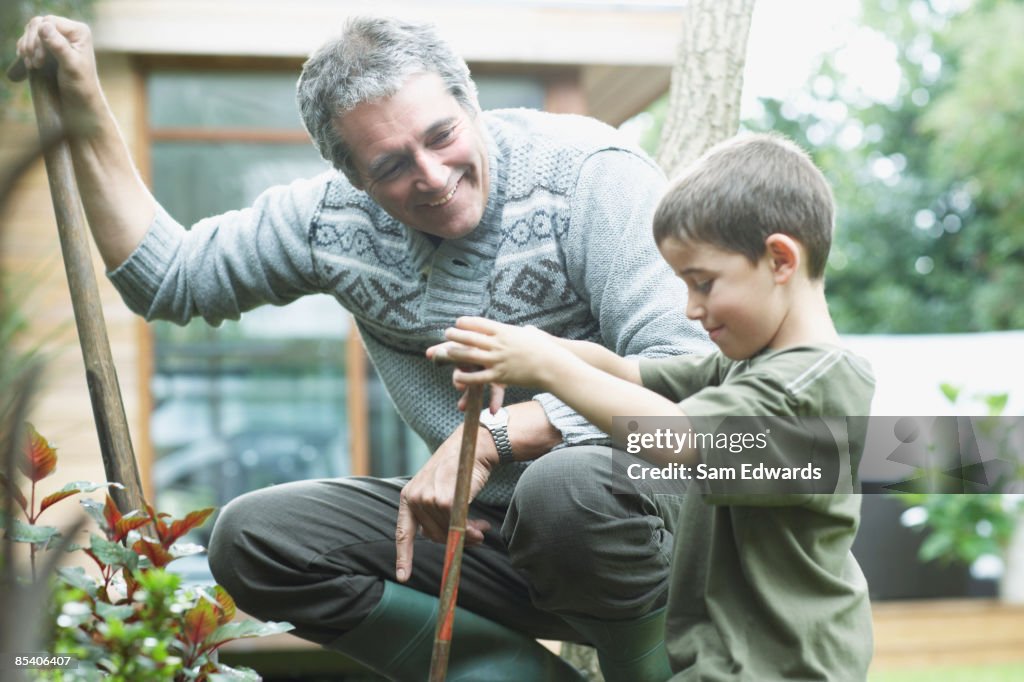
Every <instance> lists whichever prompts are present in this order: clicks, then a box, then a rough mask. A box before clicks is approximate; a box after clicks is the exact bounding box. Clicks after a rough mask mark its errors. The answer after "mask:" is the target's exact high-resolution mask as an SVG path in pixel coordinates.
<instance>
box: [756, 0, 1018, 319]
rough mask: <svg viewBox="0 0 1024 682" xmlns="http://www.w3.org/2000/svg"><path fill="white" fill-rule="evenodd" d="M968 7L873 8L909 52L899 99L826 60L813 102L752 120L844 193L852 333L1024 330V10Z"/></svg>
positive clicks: (838, 315)
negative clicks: (796, 148) (1022, 92)
mask: <svg viewBox="0 0 1024 682" xmlns="http://www.w3.org/2000/svg"><path fill="white" fill-rule="evenodd" d="M954 6H955V4H949V3H931V2H922V1H921V0H863V4H862V12H863V16H862V23H863V26H865V27H866V28H869V29H872V30H874V31H876V32H878V33H879V34H880V35H881V36H883V37H884V38H885V39H887V40H888V41H890V42H891V43H892V44H893V45H894V46H895V48H896V53H897V60H898V64H899V67H900V70H901V74H902V76H901V82H900V86H899V89H898V92H897V94H896V96H895V98H894V100H893V101H891V102H876V101H873V100H871V99H869V98H867V97H865V96H864V94H863V93H861V92H858V90H857V89H856V87H854V84H853V83H852V82H851V80H850V79H849V78H848V77H847V76H846V75H845V73H844V72H843V71H842V69H841V68H840V65H839V63H838V59H839V57H838V56H837V55H826V56H825V57H824V59H823V61H822V66H821V68H820V70H819V72H818V73H817V74H815V75H814V76H813V77H812V79H811V81H810V83H809V84H808V88H807V91H806V93H805V95H806V97H804V98H801V100H800V101H798V102H779V101H775V100H765V101H763V105H764V114H763V115H762V116H760V117H759V118H758V119H756V120H750V121H745V122H744V125H745V127H746V128H750V129H755V130H764V129H773V130H777V131H779V132H782V133H784V134H786V135H789V136H790V137H792V138H794V139H795V140H796V141H798V142H799V143H801V144H802V145H803V146H804V147H806V148H808V149H810V150H811V152H812V155H813V156H814V158H815V161H816V162H817V163H818V165H819V166H820V167H821V168H822V170H823V171H824V172H825V174H826V176H827V177H828V178H829V180H830V181H831V182H832V184H833V187H834V189H835V194H836V203H837V206H838V214H837V220H836V235H835V241H834V244H833V252H832V257H831V258H830V261H829V267H828V270H827V273H826V277H827V283H828V294H829V305H830V309H831V312H832V315H833V318H834V319H835V321H836V325H837V327H838V328H839V329H840V331H842V332H844V333H941V332H969V331H989V330H1002V329H1019V328H1024V306H1021V305H1020V304H1019V292H1020V291H1022V290H1024V203H1022V202H1021V200H1020V196H1021V192H1020V188H1021V187H1022V183H1024V170H1022V168H1024V167H1022V166H1021V164H1020V162H1019V159H1020V158H1022V157H1024V138H1022V137H1021V136H1020V135H1019V134H1018V131H1020V130H1022V129H1024V105H1022V104H1021V102H1020V98H1019V97H1018V96H1017V90H1018V89H1019V88H1018V87H1017V84H1018V83H1020V82H1021V80H1022V77H1024V43H1022V42H1021V41H1020V40H1019V38H1018V36H1020V35H1021V34H1022V31H1024V3H1022V2H1020V1H1019V0H987V1H979V2H975V3H973V5H971V6H970V7H969V9H967V10H966V11H963V12H962V13H957V10H955V9H952V8H953V7H954ZM837 112H838V113H837ZM844 112H845V113H844Z"/></svg>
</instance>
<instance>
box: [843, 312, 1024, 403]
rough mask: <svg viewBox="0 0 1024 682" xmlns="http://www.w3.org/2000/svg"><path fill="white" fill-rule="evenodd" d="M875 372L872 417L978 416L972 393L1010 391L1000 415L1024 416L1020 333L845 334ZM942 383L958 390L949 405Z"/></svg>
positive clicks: (1022, 335) (1022, 338) (1023, 340)
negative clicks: (951, 385) (954, 403)
mask: <svg viewBox="0 0 1024 682" xmlns="http://www.w3.org/2000/svg"><path fill="white" fill-rule="evenodd" d="M843 342H844V343H845V344H846V345H847V347H849V348H850V349H851V350H853V351H854V352H855V353H857V354H859V355H861V356H863V357H865V358H867V360H868V361H870V362H871V365H872V367H873V368H874V370H875V379H876V382H877V383H876V387H875V399H874V401H873V403H872V409H871V412H872V414H877V415H891V416H897V415H929V416H930V415H983V414H986V411H985V406H984V404H983V403H982V402H981V401H980V400H975V399H973V396H976V395H986V394H992V393H1009V395H1010V401H1009V403H1008V404H1007V406H1006V410H1005V412H1004V413H1003V414H1005V415H1008V416H1010V415H1013V416H1020V415H1024V360H1022V359H1021V354H1022V352H1024V331H1013V332H987V333H980V334H923V335H918V334H901V335H885V334H877V335H867V336H844V337H843ZM943 383H949V384H953V385H955V386H958V387H959V388H961V389H962V390H963V394H962V397H961V399H960V400H959V402H958V403H957V405H955V406H954V405H951V404H950V403H949V401H947V400H946V398H945V396H943V395H942V392H941V391H940V390H939V385H940V384H943Z"/></svg>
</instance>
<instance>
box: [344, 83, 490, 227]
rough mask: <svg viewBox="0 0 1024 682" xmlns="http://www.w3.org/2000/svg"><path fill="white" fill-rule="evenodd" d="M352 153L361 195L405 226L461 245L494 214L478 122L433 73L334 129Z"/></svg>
mask: <svg viewBox="0 0 1024 682" xmlns="http://www.w3.org/2000/svg"><path fill="white" fill-rule="evenodd" d="M335 125H336V126H337V129H338V132H339V133H340V134H341V137H342V139H344V140H345V142H346V143H347V144H348V146H349V148H350V149H351V151H352V158H353V161H354V165H355V168H356V171H357V172H358V175H359V180H360V182H359V185H358V186H359V188H360V189H363V190H365V191H366V192H367V193H368V194H369V195H370V196H371V197H372V198H373V200H374V201H376V202H377V203H378V204H379V205H380V206H381V208H383V209H384V210H385V211H387V212H388V213H389V214H390V215H391V216H392V217H394V218H395V219H397V220H398V221H400V222H402V223H403V224H405V225H407V226H409V227H411V228H413V229H415V230H419V231H420V232H424V233H426V234H429V235H433V236H436V237H441V238H442V239H457V238H459V237H464V236H465V235H467V234H469V233H470V232H472V231H473V230H474V229H475V228H476V226H477V225H478V224H479V223H480V219H481V218H482V217H483V214H484V209H485V208H486V206H487V193H488V190H489V177H488V167H487V145H486V143H485V142H484V138H483V135H482V132H481V130H480V128H479V125H480V124H479V117H478V116H477V115H476V113H475V112H470V111H467V110H466V109H465V108H463V107H462V105H460V104H459V102H458V100H456V99H455V98H454V97H453V96H452V95H451V94H449V93H448V91H447V89H446V88H445V86H444V82H443V81H442V80H441V77H440V76H438V75H437V74H434V73H423V74H417V75H414V76H411V77H410V78H409V79H408V80H407V81H406V82H405V84H404V85H403V86H402V87H401V89H399V91H398V92H396V93H395V94H394V95H392V96H390V97H383V98H381V99H377V100H371V101H368V102H363V103H362V104H359V105H357V106H356V107H355V108H354V109H352V110H351V111H350V112H348V113H346V114H345V115H344V116H343V117H342V118H341V119H340V121H337V122H336V123H335Z"/></svg>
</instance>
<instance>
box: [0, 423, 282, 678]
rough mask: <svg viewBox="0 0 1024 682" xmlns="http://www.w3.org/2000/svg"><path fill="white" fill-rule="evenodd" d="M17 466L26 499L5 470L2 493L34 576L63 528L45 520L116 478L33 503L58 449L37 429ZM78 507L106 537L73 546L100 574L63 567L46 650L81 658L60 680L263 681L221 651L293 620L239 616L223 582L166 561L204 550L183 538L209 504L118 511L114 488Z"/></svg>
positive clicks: (203, 517)
mask: <svg viewBox="0 0 1024 682" xmlns="http://www.w3.org/2000/svg"><path fill="white" fill-rule="evenodd" d="M27 433H28V437H27V439H26V446H25V448H24V453H23V455H24V456H23V457H22V458H21V461H19V463H18V469H19V471H20V473H21V474H22V476H23V477H24V478H25V479H26V480H27V482H28V486H29V493H28V496H27V497H26V495H25V494H24V493H23V492H22V490H21V489H20V488H19V486H18V485H16V484H15V482H14V481H12V480H9V478H8V477H7V476H4V475H3V474H0V493H3V492H5V493H6V494H8V495H10V496H11V498H12V499H13V500H14V502H15V504H16V505H17V507H18V508H20V509H21V511H22V512H23V513H24V516H25V520H24V521H21V520H19V519H14V523H13V524H11V528H12V529H13V538H12V539H13V540H14V541H16V542H23V543H28V544H29V546H30V549H29V553H30V562H31V567H32V580H33V582H34V581H35V579H36V576H35V561H36V555H37V553H38V552H41V551H46V550H47V549H49V548H50V547H51V546H52V545H53V544H54V541H55V540H56V539H57V538H59V537H60V532H59V531H58V529H57V528H55V527H51V526H41V525H39V524H38V520H39V517H40V516H41V515H42V514H43V512H45V511H46V510H47V509H48V508H50V507H51V506H53V505H54V504H57V503H58V502H60V501H61V500H64V499H66V498H69V497H72V496H73V495H76V494H78V493H83V492H93V491H95V490H99V489H101V488H106V487H109V486H111V485H117V484H107V483H103V484H96V483H87V482H84V481H76V482H74V483H69V484H68V485H66V486H64V487H63V488H61V489H60V490H59V491H57V492H55V493H52V494H50V495H47V496H46V497H44V498H43V499H42V500H41V501H40V502H39V505H38V507H37V505H36V497H37V491H36V486H37V484H38V483H39V481H41V480H42V479H44V478H46V477H48V476H50V475H52V474H53V473H54V472H55V471H56V468H57V452H56V449H55V448H53V447H51V446H50V444H49V443H48V442H47V441H46V439H45V438H43V437H42V436H40V435H39V434H38V433H37V432H36V430H35V428H34V427H32V426H31V425H27ZM82 506H83V507H84V508H85V510H86V511H87V512H88V514H89V516H91V517H92V519H93V520H94V521H95V522H96V525H97V526H98V528H99V530H100V531H101V532H102V535H99V534H97V533H91V534H90V538H89V545H88V546H87V547H86V546H82V545H75V544H72V545H70V548H69V551H82V552H84V553H85V554H86V555H88V556H89V557H90V558H91V559H92V560H93V561H94V562H95V563H96V566H97V568H98V578H97V577H96V576H93V575H90V574H89V573H88V572H86V571H85V569H83V568H81V567H73V568H61V569H58V571H57V574H58V580H57V581H56V585H55V587H54V615H55V621H54V626H53V629H52V633H51V637H50V642H51V648H50V651H51V652H52V653H54V654H67V655H72V656H75V657H76V658H77V659H78V661H79V666H78V668H76V669H74V670H63V671H60V674H59V677H58V679H61V680H93V679H99V678H100V677H102V679H107V680H124V681H125V682H128V681H131V680H147V681H148V680H169V681H173V682H177V681H184V680H194V681H197V682H204V681H210V682H217V681H221V680H259V679H260V677H259V675H258V674H257V673H255V672H254V671H252V670H248V669H234V668H229V667H228V666H225V665H223V664H220V663H219V662H218V660H217V651H218V650H219V649H220V647H222V646H223V645H224V644H226V643H228V642H230V641H232V640H235V639H240V638H243V637H262V636H266V635H271V634H277V633H280V632H287V631H288V630H291V629H292V626H291V625H290V624H288V623H273V622H268V623H258V622H256V621H241V622H233V619H234V617H235V613H236V609H235V603H234V601H233V600H232V599H231V596H230V595H228V593H227V591H226V590H224V588H222V587H220V586H219V585H214V586H213V587H194V586H192V587H190V586H181V584H180V577H179V576H178V575H176V574H174V573H171V572H168V571H167V570H166V567H167V565H168V564H170V563H171V562H172V561H174V560H175V559H178V558H180V557H182V556H188V555H192V554H195V553H197V552H201V551H202V550H203V548H202V547H200V546H198V545H194V544H187V543H183V542H181V539H182V538H183V537H184V536H185V535H186V534H187V533H188V532H189V531H190V530H192V529H194V528H197V527H199V526H201V525H202V524H203V523H204V522H205V521H206V520H207V518H209V516H210V514H212V513H213V508H212V507H210V508H206V509H200V510H197V511H193V512H191V513H189V514H186V515H185V517H184V518H182V519H174V518H172V517H171V516H170V515H169V514H163V513H157V512H156V511H155V510H154V509H153V507H152V506H150V505H149V504H146V508H145V509H144V510H133V511H131V512H129V513H127V514H122V513H121V511H120V510H119V509H118V508H117V506H116V505H115V503H114V500H113V499H112V498H111V497H110V495H109V494H108V495H107V496H106V500H105V501H104V502H103V503H99V502H97V501H95V500H92V499H83V500H82Z"/></svg>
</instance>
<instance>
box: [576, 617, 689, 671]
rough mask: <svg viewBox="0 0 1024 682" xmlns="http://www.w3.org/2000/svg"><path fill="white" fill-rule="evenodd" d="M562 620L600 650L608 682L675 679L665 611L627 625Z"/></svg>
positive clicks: (630, 621) (599, 653)
mask: <svg viewBox="0 0 1024 682" xmlns="http://www.w3.org/2000/svg"><path fill="white" fill-rule="evenodd" d="M562 618H563V620H565V621H566V622H567V623H569V625H571V626H573V628H575V630H576V631H577V632H579V633H580V634H581V635H583V636H584V637H585V638H586V639H587V640H588V641H589V642H590V644H591V645H592V646H593V647H594V648H595V649H597V660H598V662H599V663H600V664H601V673H602V674H603V675H604V679H605V682H664V681H665V680H667V679H668V678H670V677H672V669H671V668H670V667H669V665H668V652H667V651H665V609H664V608H660V609H658V610H657V611H652V612H651V613H648V614H647V615H646V616H642V617H640V618H637V619H635V620H627V621H604V620H593V619H590V618H576V617H572V616H562Z"/></svg>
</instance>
